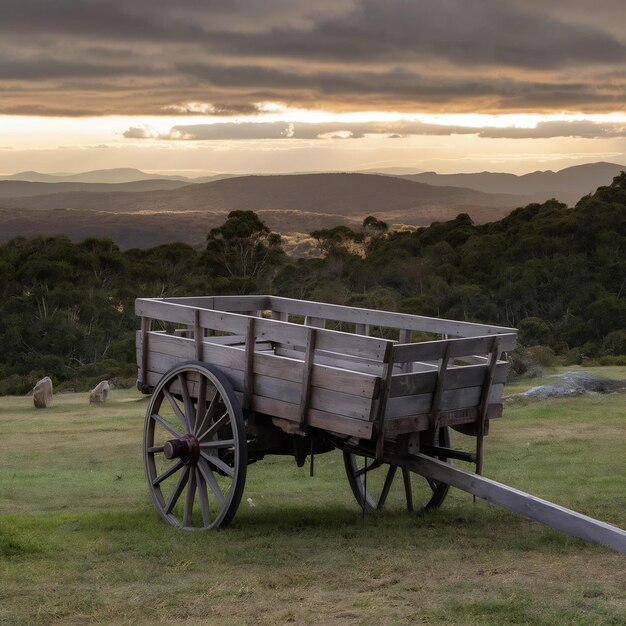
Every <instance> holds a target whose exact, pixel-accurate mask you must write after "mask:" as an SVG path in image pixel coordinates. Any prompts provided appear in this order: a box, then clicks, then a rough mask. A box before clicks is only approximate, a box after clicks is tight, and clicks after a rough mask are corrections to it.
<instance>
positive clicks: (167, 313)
mask: <svg viewBox="0 0 626 626" xmlns="http://www.w3.org/2000/svg"><path fill="white" fill-rule="evenodd" d="M195 310H196V309H194V308H193V307H190V306H185V305H182V304H175V303H172V302H165V301H163V300H157V299H153V300H150V299H137V300H136V301H135V312H136V313H137V315H140V316H146V317H151V318H152V319H158V320H163V321H166V322H173V323H176V324H186V325H188V326H193V324H194V323H195V315H196V314H195ZM199 310H200V324H201V325H202V327H203V328H209V329H212V330H218V331H221V332H229V333H238V334H242V335H243V334H245V332H246V330H247V327H248V321H247V320H248V318H247V316H245V315H238V314H237V313H226V312H224V311H210V310H208V309H199Z"/></svg>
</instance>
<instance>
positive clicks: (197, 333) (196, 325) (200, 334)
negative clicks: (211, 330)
mask: <svg viewBox="0 0 626 626" xmlns="http://www.w3.org/2000/svg"><path fill="white" fill-rule="evenodd" d="M193 313H194V322H193V339H194V343H195V346H196V361H202V357H203V356H204V355H203V350H202V340H203V339H204V330H203V328H202V326H200V309H196V310H195V311H194V312H193Z"/></svg>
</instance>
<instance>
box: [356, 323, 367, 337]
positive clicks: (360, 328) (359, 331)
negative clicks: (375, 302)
mask: <svg viewBox="0 0 626 626" xmlns="http://www.w3.org/2000/svg"><path fill="white" fill-rule="evenodd" d="M354 333H355V334H356V335H369V333H370V327H369V324H355V325H354Z"/></svg>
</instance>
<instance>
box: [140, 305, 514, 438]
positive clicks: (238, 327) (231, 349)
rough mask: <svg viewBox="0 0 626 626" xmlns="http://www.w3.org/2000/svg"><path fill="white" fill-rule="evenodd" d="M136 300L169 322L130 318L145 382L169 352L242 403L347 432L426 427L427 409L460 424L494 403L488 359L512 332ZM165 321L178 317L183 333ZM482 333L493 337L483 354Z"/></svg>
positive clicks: (316, 308) (348, 312)
mask: <svg viewBox="0 0 626 626" xmlns="http://www.w3.org/2000/svg"><path fill="white" fill-rule="evenodd" d="M136 311H137V314H138V315H140V316H141V317H142V319H143V320H147V319H153V320H157V321H159V322H160V323H163V322H166V323H169V324H170V325H169V326H167V325H166V328H169V329H170V332H174V333H175V335H172V334H168V333H167V332H164V331H151V332H149V331H148V330H147V326H146V325H145V324H144V325H143V326H142V332H141V336H140V337H139V336H138V340H137V363H138V365H139V368H140V377H141V378H140V379H141V380H144V381H145V382H147V383H148V384H154V383H153V382H152V381H154V380H158V378H159V377H160V376H161V375H163V374H164V373H166V372H167V371H168V370H169V369H170V368H171V367H173V366H174V365H176V364H178V363H180V362H181V361H184V360H201V361H204V362H206V363H211V364H214V365H216V366H218V367H219V368H220V369H222V371H224V373H225V374H226V375H227V376H228V377H229V380H230V382H231V384H232V385H233V388H234V389H235V391H236V392H238V393H239V394H241V397H242V400H243V406H244V407H246V408H251V409H253V410H256V411H259V412H263V413H268V414H270V415H273V416H275V417H277V418H281V419H284V420H289V421H295V422H297V423H298V424H299V427H300V428H301V429H304V428H305V427H306V426H307V425H317V426H319V427H321V428H326V429H328V430H331V431H334V432H339V433H344V434H349V435H355V434H359V436H371V434H372V433H373V430H374V428H375V427H376V428H378V429H379V431H381V430H386V429H387V427H386V425H387V423H389V432H390V433H391V435H392V436H395V435H397V434H398V433H402V432H414V431H417V430H426V429H428V428H431V429H432V428H433V426H436V424H434V421H436V420H440V423H441V424H442V425H444V424H445V425H452V424H462V423H468V422H475V421H477V420H479V419H480V415H481V414H482V415H485V417H486V419H488V418H489V416H495V415H496V414H499V413H501V405H500V404H499V400H500V396H501V392H502V388H503V383H504V381H505V379H506V373H507V365H506V363H505V362H504V361H497V359H498V357H499V356H500V351H501V350H503V349H507V348H510V347H512V346H513V344H514V341H515V334H514V332H511V329H508V328H502V327H496V326H485V325H481V324H467V323H463V322H451V321H448V320H436V319H434V318H424V317H420V316H413V315H404V314H399V313H387V312H384V311H373V310H369V309H357V308H351V307H341V306H336V305H327V304H320V303H315V302H304V301H299V300H290V299H287V298H276V297H273V296H219V297H218V296H215V297H213V296H208V297H194V298H171V299H139V300H137V302H136ZM290 316H296V318H297V319H299V320H300V321H303V322H304V323H291V322H289V321H287V320H288V319H290ZM327 320H333V321H339V322H345V323H348V325H349V326H350V327H353V328H354V330H355V333H346V332H340V331H336V330H330V329H328V328H326V322H327ZM173 326H183V327H184V329H183V333H182V334H184V335H186V337H185V336H180V334H181V333H180V332H177V330H180V329H174V330H172V328H173ZM372 326H379V327H380V326H384V327H387V328H395V329H396V330H398V337H399V339H400V341H401V342H407V341H411V339H412V334H413V332H414V331H428V332H438V333H442V334H443V333H445V334H446V335H453V336H457V337H458V336H459V335H464V338H454V339H446V340H438V341H427V342H422V343H397V342H395V341H392V340H389V339H383V338H379V337H372V336H368V334H367V333H369V331H370V327H372ZM494 336H497V337H498V341H499V348H498V350H497V353H495V354H490V352H491V351H492V348H493V346H494ZM494 362H495V363H496V365H495V366H494V367H492V369H493V372H491V370H490V369H489V366H488V364H489V363H494ZM468 363H470V364H468ZM474 363H475V364H474ZM490 373H493V385H488V386H487V387H490V388H489V389H488V391H489V393H488V394H485V393H484V391H485V389H486V388H487V387H486V380H487V377H488V376H490ZM382 377H384V378H385V380H384V381H383V380H382ZM383 389H384V393H381V391H382V390H383ZM479 407H482V408H483V411H482V413H481V411H479ZM499 409H500V410H499ZM485 410H486V413H485ZM376 417H378V420H377V421H376V424H373V422H374V419H375V418H376ZM322 424H324V425H322ZM383 427H384V428H383ZM407 429H409V430H407ZM363 433H368V434H369V435H364V434H363Z"/></svg>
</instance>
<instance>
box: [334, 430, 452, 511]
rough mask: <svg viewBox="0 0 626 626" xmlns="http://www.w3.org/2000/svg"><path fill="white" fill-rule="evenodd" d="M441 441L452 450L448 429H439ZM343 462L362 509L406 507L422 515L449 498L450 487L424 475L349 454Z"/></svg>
mask: <svg viewBox="0 0 626 626" xmlns="http://www.w3.org/2000/svg"><path fill="white" fill-rule="evenodd" d="M438 441H439V445H440V446H443V447H449V446H450V431H449V429H448V428H440V429H439V436H438ZM366 460H367V467H366ZM442 460H444V459H442ZM343 461H344V464H345V466H346V474H347V475H348V483H350V487H351V489H352V493H353V494H354V497H355V498H356V501H357V502H358V503H359V506H360V507H361V508H363V507H365V508H366V509H368V510H370V511H380V510H382V509H383V508H387V509H391V508H393V507H394V506H403V507H406V509H407V511H408V512H409V513H413V512H415V513H419V512H420V511H423V510H424V509H434V508H437V507H439V506H441V504H442V503H443V501H444V500H445V498H446V495H447V494H448V488H449V485H447V484H445V483H442V482H440V481H438V480H432V479H431V478H424V477H423V476H421V475H420V474H416V473H415V472H411V471H410V470H408V469H405V468H403V467H398V466H397V465H389V464H388V463H380V462H378V461H375V460H374V459H371V458H366V457H363V456H360V455H357V454H354V453H353V452H348V451H345V450H344V453H343ZM398 470H399V471H398ZM366 474H367V478H366ZM397 476H402V479H401V481H400V480H394V479H396V478H397ZM398 483H399V484H400V487H398ZM366 485H367V491H366Z"/></svg>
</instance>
